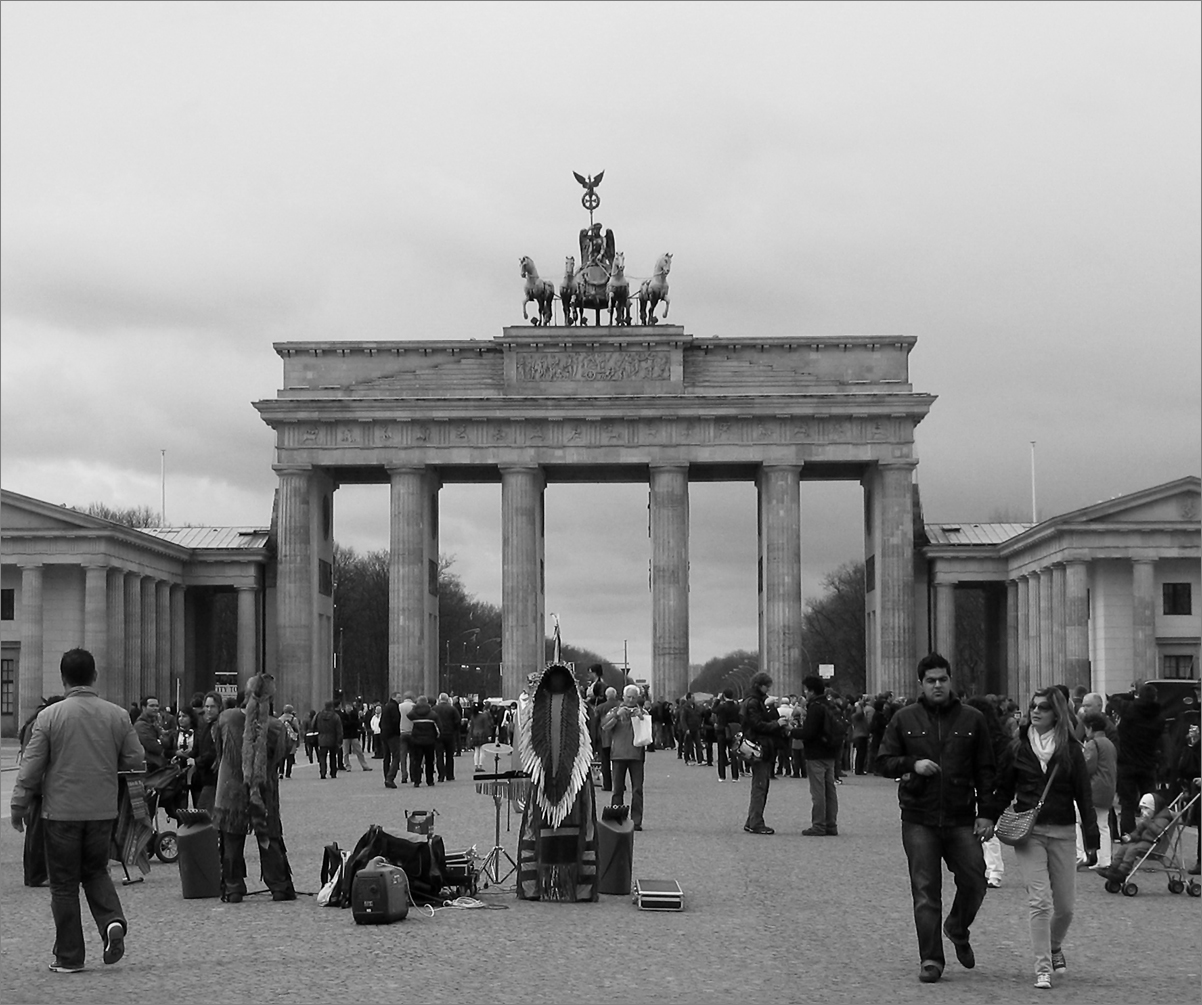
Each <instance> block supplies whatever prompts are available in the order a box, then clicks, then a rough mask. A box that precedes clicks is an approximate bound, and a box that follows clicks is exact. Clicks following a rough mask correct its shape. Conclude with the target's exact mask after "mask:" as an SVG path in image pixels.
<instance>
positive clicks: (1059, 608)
mask: <svg viewBox="0 0 1202 1005" xmlns="http://www.w3.org/2000/svg"><path fill="white" fill-rule="evenodd" d="M1064 584H1065V572H1064V563H1063V562H1057V563H1056V564H1055V565H1053V566H1052V680H1053V681H1054V682H1055V683H1057V684H1063V683H1065V679H1064V678H1065V671H1066V669H1067V663H1066V661H1065V656H1064V642H1065V638H1066V630H1065V623H1064ZM1070 686H1071V685H1070Z"/></svg>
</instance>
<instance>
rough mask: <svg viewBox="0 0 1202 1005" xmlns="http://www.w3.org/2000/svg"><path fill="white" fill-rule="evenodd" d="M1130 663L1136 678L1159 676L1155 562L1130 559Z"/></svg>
mask: <svg viewBox="0 0 1202 1005" xmlns="http://www.w3.org/2000/svg"><path fill="white" fill-rule="evenodd" d="M1131 599H1132V609H1131V629H1132V630H1131V643H1132V653H1131V667H1132V671H1133V672H1132V676H1133V677H1134V678H1136V679H1140V678H1143V679H1147V678H1153V677H1158V676H1159V674H1158V673H1157V667H1156V563H1155V562H1153V561H1151V560H1148V559H1136V560H1135V561H1133V562H1132V563H1131Z"/></svg>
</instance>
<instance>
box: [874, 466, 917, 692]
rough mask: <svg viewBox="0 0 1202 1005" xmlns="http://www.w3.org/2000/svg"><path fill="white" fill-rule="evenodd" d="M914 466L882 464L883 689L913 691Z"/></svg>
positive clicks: (880, 618)
mask: <svg viewBox="0 0 1202 1005" xmlns="http://www.w3.org/2000/svg"><path fill="white" fill-rule="evenodd" d="M917 463H918V462H917V461H913V460H905V461H891V462H882V463H881V464H880V473H881V481H880V484H881V496H882V497H881V509H880V512H881V523H880V528H879V530H880V534H879V542H880V546H879V554H878V558H877V568H876V574H877V611H878V632H879V638H880V650H879V653H880V655H879V661H880V674H881V678H882V685H881V686H882V687H884V688H886V689H888V690H891V691H893V692H894V693H895V694H910V693H911V692H912V691H913V687H914V679H915V678H914V671H915V667H916V666H917V663H916V661H915V658H914V485H913V482H914V477H913V476H914V468H915V466H916V465H917Z"/></svg>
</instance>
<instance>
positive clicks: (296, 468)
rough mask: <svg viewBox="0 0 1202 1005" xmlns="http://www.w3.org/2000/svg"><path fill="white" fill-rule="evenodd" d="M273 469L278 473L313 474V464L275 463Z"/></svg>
mask: <svg viewBox="0 0 1202 1005" xmlns="http://www.w3.org/2000/svg"><path fill="white" fill-rule="evenodd" d="M271 470H272V471H274V472H275V473H276V474H277V475H281V476H282V475H311V474H313V465H312V464H273V465H272V466H271Z"/></svg>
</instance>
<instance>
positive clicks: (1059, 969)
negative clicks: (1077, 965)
mask: <svg viewBox="0 0 1202 1005" xmlns="http://www.w3.org/2000/svg"><path fill="white" fill-rule="evenodd" d="M1052 970H1054V971H1055V972H1056V973H1067V972H1068V961H1067V960H1066V959H1065V958H1064V950H1062V949H1053V950H1052Z"/></svg>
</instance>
